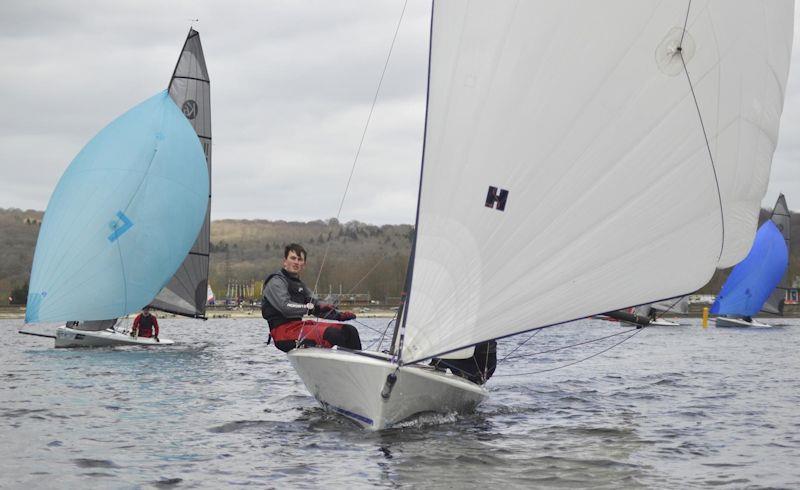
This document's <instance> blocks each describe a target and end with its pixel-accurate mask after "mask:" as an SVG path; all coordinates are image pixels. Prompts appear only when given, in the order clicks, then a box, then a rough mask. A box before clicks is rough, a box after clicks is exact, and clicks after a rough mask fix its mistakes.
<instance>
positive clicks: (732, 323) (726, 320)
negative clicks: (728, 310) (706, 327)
mask: <svg viewBox="0 0 800 490" xmlns="http://www.w3.org/2000/svg"><path fill="white" fill-rule="evenodd" d="M715 323H716V325H717V326H718V327H734V328H736V327H748V328H752V327H755V328H770V327H772V325H767V324H766V323H761V322H759V321H758V320H756V319H755V318H754V319H753V320H752V321H749V322H748V321H747V320H745V319H744V318H734V317H727V316H718V317H717V318H716V319H715Z"/></svg>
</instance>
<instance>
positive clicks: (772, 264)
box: [711, 221, 789, 316]
mask: <svg viewBox="0 0 800 490" xmlns="http://www.w3.org/2000/svg"><path fill="white" fill-rule="evenodd" d="M788 267H789V251H788V250H787V249H786V243H785V241H784V239H783V235H781V232H780V231H779V230H778V228H777V227H776V226H775V223H773V222H772V221H766V222H764V224H763V225H761V227H760V228H759V229H758V233H756V238H755V240H754V241H753V247H752V248H751V249H750V253H749V254H747V257H745V259H744V260H743V261H741V262H739V263H738V264H737V265H736V267H734V268H733V271H731V275H730V276H728V280H727V281H725V284H723V285H722V290H721V291H720V293H719V295H718V296H717V300H716V301H714V304H713V305H712V306H711V313H714V314H717V315H729V316H753V315H755V314H756V313H758V312H759V311H761V307H762V306H763V305H764V302H765V301H766V300H767V298H769V295H770V294H771V293H772V290H773V289H775V287H776V286H777V285H778V283H779V282H780V281H781V278H782V277H783V275H784V273H785V272H786V269H787V268H788Z"/></svg>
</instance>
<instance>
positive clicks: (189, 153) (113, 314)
mask: <svg viewBox="0 0 800 490" xmlns="http://www.w3.org/2000/svg"><path fill="white" fill-rule="evenodd" d="M207 207H208V170H207V168H206V164H205V158H204V155H203V149H202V147H201V146H200V143H199V142H198V139H197V136H196V134H195V132H194V131H193V129H192V126H191V125H189V123H188V122H187V120H186V117H184V115H183V114H182V113H181V111H180V109H179V108H178V107H177V106H176V105H175V102H174V101H173V100H172V99H171V98H170V97H169V95H168V94H167V91H166V90H165V91H163V92H161V93H159V94H157V95H155V96H154V97H151V98H150V99H148V100H146V101H144V102H142V103H141V104H139V105H137V106H135V107H134V108H132V109H131V110H129V111H128V112H126V113H125V114H123V115H122V116H120V117H119V118H117V119H116V120H114V121H113V122H112V123H111V124H109V125H108V126H106V127H105V128H104V129H103V130H102V131H100V132H99V133H98V134H97V135H96V136H95V137H94V138H93V139H92V140H91V141H90V142H89V143H88V144H87V145H86V146H85V147H84V148H83V149H82V150H81V151H80V153H78V155H77V156H76V157H75V159H74V160H73V161H72V163H70V165H69V167H67V170H66V171H65V172H64V175H62V176H61V179H60V180H59V182H58V185H57V186H56V188H55V190H54V191H53V195H52V196H51V197H50V202H49V203H48V205H47V211H46V212H45V215H44V220H43V222H42V228H41V231H40V232H39V238H38V240H37V242H36V252H35V254H34V260H33V268H32V271H31V283H30V289H29V294H28V305H27V310H26V313H25V321H26V322H28V323H34V322H57V321H78V320H80V321H84V320H107V319H109V318H117V317H120V316H124V315H127V314H129V313H132V312H134V311H136V310H138V309H140V308H142V307H143V306H145V305H146V304H148V303H149V302H150V300H151V299H152V298H153V297H154V296H155V295H156V293H158V291H159V290H160V289H161V288H163V287H164V285H165V284H166V283H167V282H168V281H169V278H170V277H172V275H173V274H174V273H175V271H176V270H177V269H178V266H179V265H180V264H181V262H182V261H183V258H184V257H185V256H186V254H187V253H188V252H189V249H190V248H191V247H192V243H194V241H195V238H196V237H197V232H198V230H199V229H200V227H201V226H202V223H203V219H204V217H205V216H206V214H207Z"/></svg>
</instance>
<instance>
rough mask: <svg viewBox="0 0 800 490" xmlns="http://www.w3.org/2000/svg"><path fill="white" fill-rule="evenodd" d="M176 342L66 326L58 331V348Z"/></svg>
mask: <svg viewBox="0 0 800 490" xmlns="http://www.w3.org/2000/svg"><path fill="white" fill-rule="evenodd" d="M174 343H175V342H174V341H172V340H170V339H162V338H159V342H156V341H155V340H154V339H153V338H149V337H131V336H130V334H127V333H123V332H117V331H116V330H113V329H110V328H109V329H106V330H98V331H87V330H75V329H72V328H68V327H66V326H61V327H58V328H57V329H56V347H111V346H115V345H141V346H164V345H172V344H174Z"/></svg>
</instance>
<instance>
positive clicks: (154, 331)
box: [131, 306, 159, 342]
mask: <svg viewBox="0 0 800 490" xmlns="http://www.w3.org/2000/svg"><path fill="white" fill-rule="evenodd" d="M137 336H138V337H148V338H149V337H152V338H153V340H155V341H156V342H159V340H158V320H156V317H155V315H153V314H152V313H150V307H149V306H145V307H144V308H142V312H141V313H139V314H138V315H136V318H134V319H133V326H132V327H131V337H137Z"/></svg>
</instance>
